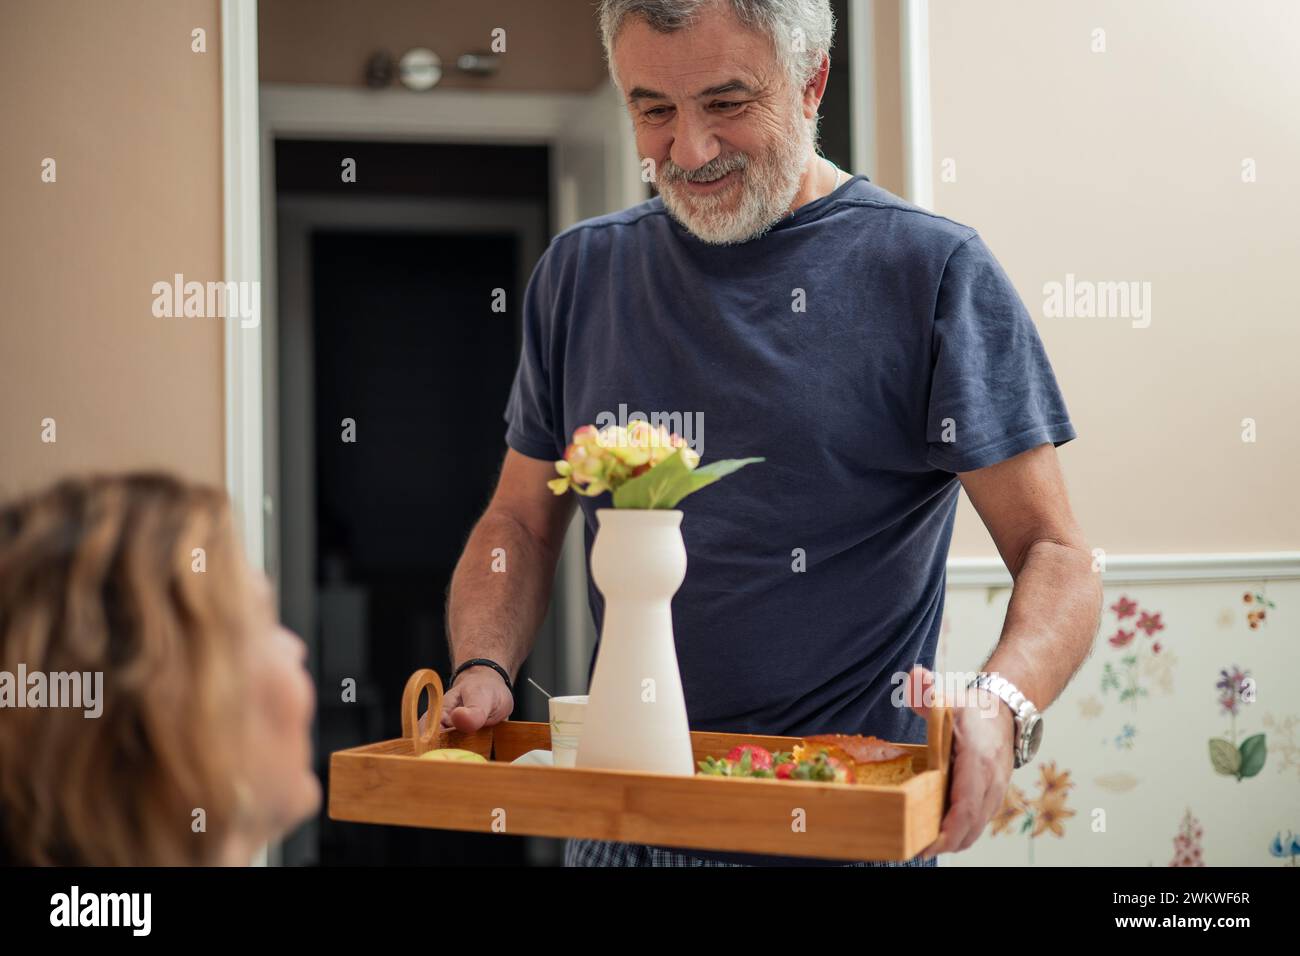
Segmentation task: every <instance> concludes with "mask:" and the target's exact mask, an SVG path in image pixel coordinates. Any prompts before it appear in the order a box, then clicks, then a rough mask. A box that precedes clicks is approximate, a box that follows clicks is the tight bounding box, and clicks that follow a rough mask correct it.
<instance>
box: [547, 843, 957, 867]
mask: <svg viewBox="0 0 1300 956" xmlns="http://www.w3.org/2000/svg"><path fill="white" fill-rule="evenodd" d="M937 863H938V860H935V859H929V860H922V859H921V858H920V857H914V858H913V859H911V860H904V861H902V862H897V863H896V862H894V861H892V860H878V861H869V860H863V861H860V862H857V863H845V864H844V865H845V866H935V865H937ZM564 865H565V866H681V867H687V866H743V865H744V864H741V863H724V862H723V861H721V860H704V859H700V858H699V857H694V856H690V855H688V854H686V853H676V852H674V851H672V850H665V849H661V848H660V847H656V846H642V845H641V844H639V843H615V842H612V841H608V840H567V841H565V844H564Z"/></svg>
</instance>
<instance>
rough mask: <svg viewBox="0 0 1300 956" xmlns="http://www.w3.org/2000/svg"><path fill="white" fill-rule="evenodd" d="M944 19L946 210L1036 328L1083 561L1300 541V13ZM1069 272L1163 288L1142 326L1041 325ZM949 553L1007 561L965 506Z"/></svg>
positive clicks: (937, 39) (1120, 10)
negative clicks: (1299, 283) (1248, 165)
mask: <svg viewBox="0 0 1300 956" xmlns="http://www.w3.org/2000/svg"><path fill="white" fill-rule="evenodd" d="M930 16H931V24H930V30H931V54H930V56H931V70H932V81H931V82H932V97H933V117H934V122H933V134H934V161H935V171H936V180H935V187H934V189H935V208H936V210H937V211H938V212H941V213H944V214H945V215H948V216H951V217H952V218H955V219H957V220H959V221H961V222H965V223H967V224H968V225H971V226H973V227H975V228H977V229H979V230H980V232H981V233H982V234H983V236H984V238H985V239H986V240H987V241H988V243H989V245H990V247H991V248H992V249H993V251H994V253H995V254H996V255H997V256H998V257H999V259H1000V260H1001V261H1002V263H1003V265H1004V266H1005V267H1006V269H1007V272H1008V273H1009V274H1010V276H1011V278H1012V280H1013V281H1014V282H1015V284H1016V286H1017V288H1019V290H1020V292H1021V294H1022V295H1023V296H1024V298H1025V301H1026V303H1027V304H1028V305H1029V308H1030V312H1031V313H1032V314H1034V316H1035V318H1036V320H1037V322H1038V327H1039V329H1040V331H1041V333H1042V336H1043V339H1044V341H1045V343H1046V346H1047V350H1048V353H1049V355H1050V356H1051V359H1052V362H1053V364H1054V366H1055V368H1056V371H1057V375H1058V378H1059V380H1060V382H1061V385H1062V388H1063V390H1064V393H1065V397H1066V401H1067V403H1068V405H1069V408H1070V411H1071V413H1072V417H1073V419H1074V422H1075V425H1076V427H1077V429H1078V432H1079V436H1080V437H1079V438H1078V439H1077V441H1076V442H1073V443H1071V444H1069V445H1066V446H1065V447H1063V448H1062V449H1061V457H1062V460H1063V461H1064V463H1065V467H1066V472H1067V478H1068V481H1069V486H1070V491H1071V494H1072V497H1073V499H1074V502H1075V506H1076V510H1077V513H1078V515H1079V517H1080V519H1081V521H1082V523H1083V525H1084V529H1085V531H1086V532H1087V533H1088V535H1089V537H1090V538H1091V540H1092V542H1093V544H1094V545H1095V546H1098V547H1104V548H1106V549H1107V551H1109V552H1116V553H1119V552H1123V553H1145V552H1156V553H1159V552H1216V551H1265V550H1273V549H1279V550H1280V549H1288V550H1289V549H1296V548H1300V507H1297V505H1296V498H1297V485H1298V482H1297V478H1298V477H1300V388H1298V387H1297V384H1296V382H1297V369H1296V362H1297V357H1298V356H1300V321H1298V320H1300V310H1298V309H1297V306H1296V297H1295V291H1294V284H1295V276H1296V269H1297V264H1298V263H1300V230H1297V228H1296V225H1295V215H1296V213H1297V211H1300V177H1297V175H1296V163H1297V159H1298V158H1300V110H1298V109H1297V104H1300V57H1297V55H1296V51H1297V37H1300V4H1294V3H1290V2H1287V0H1244V2H1239V3H1222V2H1220V0H1178V2H1172V0H1164V2H1157V0H1152V2H1147V3H1140V4H1135V3H1131V2H1127V0H1096V2H1089V3H1081V2H1070V3H1042V2H1041V0H984V2H981V3H978V4H973V3H956V2H946V0H939V2H934V3H931V4H930ZM1094 28H1102V29H1104V30H1105V31H1106V47H1107V49H1106V52H1104V53H1093V52H1090V43H1091V39H1092V31H1093V30H1094ZM1248 157H1249V158H1253V159H1254V160H1255V161H1256V162H1257V164H1258V181H1257V182H1255V183H1251V184H1246V183H1243V182H1242V178H1241V167H1242V160H1243V159H1244V158H1248ZM945 158H952V159H954V160H955V161H956V164H957V166H956V168H957V180H956V182H944V181H943V180H942V178H941V177H940V176H939V173H940V168H941V167H940V164H941V163H942V162H943V160H944V159H945ZM1067 273H1073V274H1074V275H1075V276H1076V277H1077V278H1078V279H1080V280H1092V281H1126V280H1136V281H1147V282H1150V283H1151V284H1152V289H1151V299H1152V312H1151V316H1152V320H1151V325H1150V327H1149V328H1145V329H1138V328H1133V327H1132V323H1131V322H1130V321H1128V320H1125V319H1122V318H1045V317H1044V315H1043V299H1044V296H1043V286H1044V283H1046V282H1050V281H1058V282H1062V283H1063V282H1064V281H1065V276H1066V274H1067ZM1247 417H1250V418H1254V419H1255V420H1256V421H1257V423H1258V441H1257V442H1256V443H1254V444H1246V443H1243V442H1242V440H1241V431H1242V427H1241V421H1242V419H1243V418H1247ZM953 553H954V554H964V555H973V554H980V555H992V554H994V551H993V548H992V545H991V543H990V542H989V540H988V536H987V534H986V533H985V532H984V529H983V528H982V526H981V525H980V524H979V519H978V518H977V517H976V516H975V514H974V511H973V510H972V509H971V508H970V507H969V505H968V504H966V503H963V506H962V511H961V513H960V515H959V522H958V529H957V532H956V537H955V540H954V547H953Z"/></svg>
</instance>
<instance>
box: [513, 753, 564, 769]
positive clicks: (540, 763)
mask: <svg viewBox="0 0 1300 956" xmlns="http://www.w3.org/2000/svg"><path fill="white" fill-rule="evenodd" d="M510 762H511V763H517V764H522V765H524V766H528V767H554V766H555V760H554V759H553V757H552V756H551V752H550V751H549V750H530V751H528V753H526V754H523V755H522V756H519V757H516V758H515V759H514V760H512V761H510Z"/></svg>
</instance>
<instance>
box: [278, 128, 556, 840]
mask: <svg viewBox="0 0 1300 956" xmlns="http://www.w3.org/2000/svg"><path fill="white" fill-rule="evenodd" d="M341 158H346V159H350V160H352V161H353V162H354V163H355V168H356V169H357V170H358V171H359V173H360V175H359V176H358V179H357V182H356V183H350V182H345V181H344V180H343V179H342V178H341V177H339V176H338V172H337V171H338V170H339V169H340V166H341V162H342V159H341ZM322 170H327V171H328V173H327V174H326V175H322V172H321V171H322ZM494 170H495V171H497V172H499V173H500V172H504V171H508V172H509V175H498V176H493V175H492V173H493V171H494ZM550 179H551V177H550V154H549V150H548V149H547V148H545V147H538V146H502V145H494V146H488V145H483V144H445V143H444V144H428V143H372V142H355V141H337V140H311V141H289V140H286V141H282V142H278V143H277V144H276V149H275V190H276V222H277V262H278V287H279V308H278V310H277V312H278V321H277V323H276V327H277V328H276V337H275V347H274V354H275V357H276V358H275V373H276V374H275V376H274V381H275V384H276V393H277V394H276V400H275V401H274V402H273V403H271V407H273V408H278V410H279V412H278V416H277V421H276V427H275V429H274V431H275V433H276V440H275V445H276V448H275V452H276V453H275V456H274V457H275V460H276V462H277V465H278V469H277V470H278V481H277V484H278V486H279V489H280V493H279V501H280V508H279V510H278V522H277V526H276V533H275V534H273V535H269V536H268V538H269V539H270V540H273V541H276V542H278V545H279V546H278V548H269V549H268V551H269V554H268V557H269V558H270V559H271V563H272V565H273V570H274V572H275V577H276V578H277V580H278V582H279V585H280V598H281V612H282V615H283V618H284V620H285V623H286V624H287V625H288V626H289V627H291V628H293V629H294V630H295V631H297V633H299V634H300V635H302V637H303V638H304V640H305V641H306V642H307V645H308V649H309V665H310V667H311V671H312V674H313V677H314V678H315V681H316V689H317V701H318V715H317V723H316V741H315V743H316V748H315V752H316V754H317V771H318V773H319V775H320V777H321V781H322V784H323V785H324V786H325V787H327V786H328V765H327V764H328V756H329V754H330V753H331V752H333V751H335V750H339V749H343V748H346V747H352V746H356V745H358V744H360V743H365V742H372V741H375V740H383V739H389V738H392V737H396V736H399V735H400V733H401V730H400V726H399V720H398V713H399V704H400V701H401V694H402V688H403V686H404V685H405V682H406V679H407V678H408V677H409V676H410V673H411V671H412V670H414V669H416V668H417V667H422V666H426V667H433V668H434V669H435V670H437V671H438V672H439V673H440V674H444V675H446V674H448V673H449V671H450V661H449V659H448V652H447V644H446V638H445V634H446V624H445V621H444V616H443V615H444V603H445V595H446V590H447V586H448V584H449V582H450V578H451V573H452V570H453V569H454V567H455V563H456V560H457V559H458V557H459V554H460V550H461V547H462V546H463V544H464V542H465V540H466V538H467V537H468V535H469V532H470V530H471V528H472V527H473V524H474V522H475V521H476V520H477V518H478V516H479V515H480V514H481V512H482V510H483V508H484V507H485V505H486V504H487V500H488V497H489V495H490V493H491V490H492V488H493V486H494V485H495V481H496V477H497V471H498V469H499V467H500V462H501V458H502V455H503V454H504V451H505V443H504V431H505V423H504V421H503V420H502V417H501V416H502V412H503V411H504V408H505V403H506V398H507V395H508V393H509V390H510V384H511V381H512V380H513V376H514V369H515V365H516V362H517V360H518V355H519V348H520V345H521V312H520V308H519V304H520V303H521V302H522V298H523V292H524V288H525V286H526V284H527V280H528V276H529V275H530V273H531V270H532V267H533V265H534V264H535V262H536V261H537V259H538V257H539V256H540V255H541V252H542V250H543V249H544V248H545V243H546V237H547V234H548V228H547V225H548V221H549V188H548V184H549V182H550ZM363 180H364V181H365V186H364V188H363V189H352V188H351V187H352V186H356V185H359V184H360V183H361V182H362V181H363ZM554 618H555V615H554V613H552V614H550V615H548V618H547V620H546V622H545V624H544V626H543V630H542V633H540V634H539V635H538V640H537V643H536V650H535V652H534V653H533V655H532V657H531V658H530V660H529V661H528V663H527V665H526V667H525V669H524V671H523V673H522V674H521V678H526V677H528V676H532V677H533V678H534V679H535V680H537V682H538V683H539V684H541V685H542V686H544V687H554V686H559V685H558V683H557V678H558V674H557V659H558V654H557V646H558V642H557V639H556V634H555V624H554ZM520 685H521V688H523V690H521V692H520V693H519V695H518V700H517V701H516V711H515V717H516V718H517V719H529V720H545V719H546V718H545V700H544V698H541V697H540V695H531V694H529V693H528V692H527V689H528V688H529V686H530V685H528V684H527V683H526V682H525V681H524V680H521V681H520ZM558 854H559V846H558V842H557V841H542V840H525V839H523V838H514V837H507V838H506V839H501V838H500V837H499V836H492V835H483V834H468V833H455V832H444V831H430V830H412V829H404V828H390V827H372V826H364V827H363V826H357V825H352V824H335V823H333V822H332V821H330V820H329V819H328V816H327V813H326V811H325V810H324V809H322V812H321V814H320V815H319V817H318V818H317V819H316V820H315V821H313V822H312V823H310V824H309V825H307V826H304V827H303V828H302V829H300V830H299V831H298V832H297V833H295V834H293V835H292V836H291V837H290V838H289V839H287V840H286V841H285V842H284V843H283V844H282V846H281V848H280V852H279V857H280V859H279V862H282V863H285V864H288V865H302V864H313V863H320V864H331V865H340V864H343V865H346V864H379V863H396V864H420V863H432V862H437V863H443V864H458V863H459V864H464V863H476V864H493V863H496V864H521V863H553V862H556V861H557V860H558Z"/></svg>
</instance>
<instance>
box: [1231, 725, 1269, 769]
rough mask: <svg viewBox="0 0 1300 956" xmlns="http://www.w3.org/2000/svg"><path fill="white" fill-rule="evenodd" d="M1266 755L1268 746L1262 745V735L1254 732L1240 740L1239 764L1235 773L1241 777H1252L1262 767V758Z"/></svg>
mask: <svg viewBox="0 0 1300 956" xmlns="http://www.w3.org/2000/svg"><path fill="white" fill-rule="evenodd" d="M1266 757H1268V748H1267V747H1265V746H1264V735H1263V734H1255V736H1253V737H1247V738H1246V739H1245V740H1243V741H1242V742H1241V766H1240V767H1239V768H1238V769H1237V774H1238V775H1239V776H1241V777H1253V776H1255V774H1257V773H1259V772H1260V771H1261V770H1263V769H1264V760H1265V758H1266Z"/></svg>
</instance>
